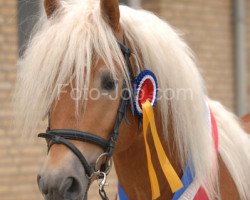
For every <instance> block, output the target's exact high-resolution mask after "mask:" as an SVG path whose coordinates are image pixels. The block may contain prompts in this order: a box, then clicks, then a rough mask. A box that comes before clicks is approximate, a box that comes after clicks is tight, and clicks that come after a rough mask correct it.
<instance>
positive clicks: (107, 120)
mask: <svg viewBox="0 0 250 200" xmlns="http://www.w3.org/2000/svg"><path fill="white" fill-rule="evenodd" d="M44 5H45V13H46V15H44V16H42V17H41V20H40V21H39V23H38V25H37V28H36V31H35V32H34V36H33V38H32V39H31V41H30V42H29V44H28V46H27V50H26V52H25V54H24V56H23V58H21V59H20V62H19V72H18V80H17V88H16V96H15V100H16V110H17V126H18V130H22V132H24V133H33V132H34V131H36V130H37V127H38V125H39V123H40V122H41V120H43V119H44V118H45V117H46V116H48V119H49V128H48V130H47V132H46V133H43V134H39V137H43V138H46V140H47V144H48V155H47V158H46V160H45V163H44V165H43V167H42V169H41V171H40V173H39V175H38V185H39V188H40V191H41V192H42V193H43V195H44V198H45V199H48V200H52V199H74V200H75V199H77V200H78V199H79V200H81V199H86V198H87V192H88V189H89V187H90V184H91V183H92V182H93V181H94V180H95V179H98V180H99V181H100V188H99V193H100V195H101V198H102V199H108V197H107V196H106V193H105V190H104V189H105V183H106V178H107V177H106V176H107V174H108V172H109V171H110V167H111V164H112V161H111V157H113V160H114V164H115V168H116V171H117V176H118V179H119V196H118V198H120V199H121V200H123V199H130V200H147V199H163V200H166V199H202V200H204V199H226V200H229V199H233V200H236V199H245V200H247V199H250V173H249V171H250V152H249V146H250V142H249V137H248V135H247V134H246V133H245V132H244V131H243V129H242V128H241V126H240V125H239V122H238V121H237V119H236V117H235V116H234V115H233V114H231V113H230V112H229V111H227V110H226V109H225V108H224V107H223V106H222V105H220V104H219V103H217V102H214V101H212V100H210V99H209V98H208V97H207V94H206V91H205V86H204V83H203V80H202V78H201V75H200V74H199V72H198V70H197V68H196V65H195V62H194V58H193V55H192V52H191V50H190V49H189V48H188V46H187V45H186V44H185V43H184V41H183V40H182V39H181V38H180V36H179V35H178V34H177V33H176V31H175V30H174V29H173V28H172V27H171V26H169V25H168V24H167V23H166V22H164V21H162V20H161V19H159V18H158V17H156V16H155V15H153V14H152V13H150V12H147V11H144V10H134V9H131V8H128V7H126V6H119V4H118V0H100V1H97V0H74V1H69V0H68V1H66V0H65V1H60V0H46V1H45V3H44ZM157 87H158V89H157ZM157 94H158V96H157ZM148 127H149V128H148ZM114 190H116V188H114Z"/></svg>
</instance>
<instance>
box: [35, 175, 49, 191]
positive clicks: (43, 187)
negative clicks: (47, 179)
mask: <svg viewBox="0 0 250 200" xmlns="http://www.w3.org/2000/svg"><path fill="white" fill-rule="evenodd" d="M37 184H38V187H39V189H40V191H41V192H42V193H43V194H44V195H47V194H48V192H49V191H48V187H47V186H46V184H45V183H44V180H43V178H42V176H41V175H39V174H38V175H37Z"/></svg>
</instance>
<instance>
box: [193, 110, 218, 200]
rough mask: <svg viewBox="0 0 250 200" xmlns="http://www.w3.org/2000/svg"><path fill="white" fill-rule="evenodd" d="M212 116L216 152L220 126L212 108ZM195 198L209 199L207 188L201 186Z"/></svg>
mask: <svg viewBox="0 0 250 200" xmlns="http://www.w3.org/2000/svg"><path fill="white" fill-rule="evenodd" d="M210 118H211V128H212V136H213V140H214V147H215V150H216V152H218V145H219V144H218V143H219V139H218V138H219V137H218V127H217V123H216V120H215V118H214V115H213V113H212V111H211V110H210ZM194 200H209V198H208V196H207V194H206V192H205V190H204V189H203V188H202V187H200V189H199V190H198V192H197V194H196V195H195V197H194Z"/></svg>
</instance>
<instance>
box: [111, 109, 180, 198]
mask: <svg viewBox="0 0 250 200" xmlns="http://www.w3.org/2000/svg"><path fill="white" fill-rule="evenodd" d="M157 110H159V109H155V118H156V126H157V130H158V134H159V137H160V139H161V141H162V145H163V148H164V150H165V152H166V155H167V156H168V158H169V160H170V162H171V164H172V165H173V167H174V169H175V170H176V172H177V174H178V175H179V177H180V176H181V173H182V170H181V167H180V164H179V159H178V154H177V151H176V148H175V145H174V137H173V128H172V127H173V126H172V123H171V119H170V120H169V125H168V140H167V141H166V139H165V138H164V133H163V128H162V121H161V116H160V112H157ZM170 118H171V117H170ZM122 128H123V127H122ZM132 131H134V132H135V129H131V130H124V128H123V130H121V135H123V134H129V132H132ZM120 139H121V140H122V141H120V142H122V143H123V144H130V146H129V148H127V149H126V150H123V151H120V152H119V150H118V151H117V152H116V153H115V155H114V162H115V167H116V172H117V176H118V179H119V182H120V184H121V186H122V187H123V189H124V190H125V192H126V194H127V195H128V197H129V199H132V200H133V199H137V200H140V199H151V187H150V181H149V176H148V169H147V158H146V150H145V143H144V138H143V133H142V130H139V132H138V133H136V136H135V137H134V138H133V142H132V143H131V141H129V140H131V137H121V138H120ZM147 139H148V143H149V146H150V150H151V155H152V161H153V164H154V168H155V171H156V174H157V177H158V181H159V186H160V191H161V198H162V199H171V198H172V196H173V194H172V192H171V190H170V187H169V184H168V182H167V181H166V178H165V176H164V174H163V172H162V170H161V167H160V163H159V160H158V157H157V154H156V150H155V148H154V144H153V139H152V136H151V132H150V129H148V134H147ZM118 145H119V144H118ZM163 197H164V198H163Z"/></svg>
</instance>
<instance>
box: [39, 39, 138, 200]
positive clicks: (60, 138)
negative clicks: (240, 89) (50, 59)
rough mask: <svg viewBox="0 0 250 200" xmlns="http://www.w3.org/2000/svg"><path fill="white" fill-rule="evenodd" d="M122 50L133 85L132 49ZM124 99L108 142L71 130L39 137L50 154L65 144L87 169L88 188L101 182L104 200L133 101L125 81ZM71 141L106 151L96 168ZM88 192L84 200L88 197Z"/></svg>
mask: <svg viewBox="0 0 250 200" xmlns="http://www.w3.org/2000/svg"><path fill="white" fill-rule="evenodd" d="M118 44H119V46H120V49H121V51H122V53H123V55H124V58H125V62H126V66H127V70H128V72H129V76H130V81H131V82H132V83H133V81H134V75H133V70H132V67H131V63H130V60H129V58H130V56H131V51H130V49H129V48H128V47H127V46H125V45H124V44H121V43H119V42H118ZM122 91H123V92H122V98H121V102H120V106H119V108H118V111H117V115H116V120H115V124H114V128H113V130H112V132H111V137H110V139H109V140H106V139H104V138H102V137H99V136H97V135H94V134H92V133H88V132H83V131H77V130H69V129H57V130H50V127H49V128H48V130H47V131H46V133H40V134H39V135H38V137H40V138H45V139H46V140H47V142H48V152H49V150H50V148H51V147H52V146H53V145H54V144H63V145H65V146H66V147H67V148H69V149H70V150H71V151H72V152H73V153H74V154H75V155H76V156H77V157H78V159H79V160H80V162H81V164H82V166H83V168H84V169H85V172H86V176H87V178H88V180H89V183H88V188H89V186H90V183H91V180H93V178H96V179H98V180H99V181H100V183H99V194H100V197H101V198H102V200H109V199H108V197H107V195H106V192H105V190H104V187H105V185H106V180H107V175H108V174H109V172H110V170H111V167H112V161H111V157H112V155H113V151H114V148H115V146H116V143H117V140H118V137H119V128H120V125H121V123H122V120H123V118H124V116H125V113H126V110H127V105H128V104H129V102H130V101H131V97H130V96H129V91H128V86H127V85H126V83H125V81H123V88H122ZM69 140H77V141H82V142H88V143H91V144H95V145H97V146H99V147H101V148H102V149H103V150H104V153H103V154H101V155H100V156H99V157H98V158H97V160H96V163H95V166H91V165H90V164H89V163H88V161H87V160H86V158H85V157H84V155H83V154H82V153H81V152H80V150H79V149H78V148H77V147H76V146H75V145H74V144H73V143H72V142H70V141H69ZM103 158H105V161H104V163H103V162H102V164H101V163H100V162H101V161H102V159H103ZM99 164H101V167H100V168H99V169H98V166H99ZM87 192H88V189H87V191H86V194H85V197H84V199H86V198H87V197H86V196H87Z"/></svg>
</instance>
